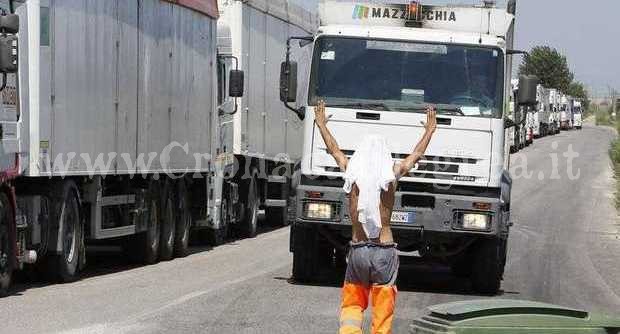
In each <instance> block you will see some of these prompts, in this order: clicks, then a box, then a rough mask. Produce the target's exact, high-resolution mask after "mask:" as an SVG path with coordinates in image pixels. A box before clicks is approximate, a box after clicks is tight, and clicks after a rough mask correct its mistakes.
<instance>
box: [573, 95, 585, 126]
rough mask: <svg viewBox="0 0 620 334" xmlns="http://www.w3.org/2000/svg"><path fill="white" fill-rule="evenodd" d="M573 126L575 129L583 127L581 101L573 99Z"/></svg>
mask: <svg viewBox="0 0 620 334" xmlns="http://www.w3.org/2000/svg"><path fill="white" fill-rule="evenodd" d="M573 126H574V127H575V129H577V130H581V129H582V128H583V108H582V102H581V101H578V100H576V101H575V105H574V107H573Z"/></svg>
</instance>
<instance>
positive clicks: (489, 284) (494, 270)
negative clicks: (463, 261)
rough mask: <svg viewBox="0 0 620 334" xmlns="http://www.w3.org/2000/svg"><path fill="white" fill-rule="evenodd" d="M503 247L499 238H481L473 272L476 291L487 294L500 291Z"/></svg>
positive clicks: (477, 247) (473, 283)
mask: <svg viewBox="0 0 620 334" xmlns="http://www.w3.org/2000/svg"><path fill="white" fill-rule="evenodd" d="M501 248H502V247H501V242H500V240H498V239H485V240H480V241H478V243H477V244H476V248H475V249H474V253H473V255H474V257H473V264H472V273H471V283H472V287H473V289H474V291H476V292H478V293H482V294H487V295H495V294H497V293H498V292H499V288H500V286H501V281H502V272H503V264H502V262H503V260H502V254H501V253H502V249H501Z"/></svg>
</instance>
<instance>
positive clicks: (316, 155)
mask: <svg viewBox="0 0 620 334" xmlns="http://www.w3.org/2000/svg"><path fill="white" fill-rule="evenodd" d="M319 12H320V20H321V27H320V28H319V30H318V33H317V34H316V35H315V36H312V37H303V38H300V39H301V40H302V41H307V42H308V43H309V42H314V44H313V47H314V50H313V59H312V67H311V68H310V69H309V70H310V76H309V77H310V79H309V81H308V82H303V83H298V82H297V79H296V72H297V65H296V63H295V62H294V61H291V60H290V56H287V61H286V62H285V63H284V64H283V66H282V69H283V71H282V75H281V83H282V85H281V98H282V100H283V101H285V102H286V103H293V102H296V103H297V106H296V107H292V106H291V109H293V110H295V111H296V112H297V113H298V114H299V115H300V116H301V117H305V123H304V129H305V131H304V148H303V151H304V154H303V158H302V161H301V173H300V174H301V175H300V180H299V184H298V185H297V187H296V193H297V217H296V220H295V222H294V224H293V228H292V232H291V251H292V252H293V253H294V263H293V276H294V277H295V279H298V280H310V279H312V278H313V277H316V273H317V272H318V271H319V269H321V268H320V267H321V266H322V265H324V264H325V263H332V261H331V260H328V261H324V257H326V256H327V257H332V256H335V257H336V260H337V261H335V262H336V263H338V262H339V261H338V260H342V257H343V256H344V254H345V252H346V247H347V241H348V240H350V234H351V225H350V224H351V221H350V217H349V211H348V205H347V204H348V199H347V196H346V194H345V193H344V191H343V190H342V185H343V182H344V181H343V180H342V174H343V171H342V170H340V169H339V168H338V166H337V164H336V162H335V161H334V159H333V158H332V156H331V155H330V154H329V153H328V152H327V149H326V145H325V143H324V142H323V139H322V137H321V135H320V133H319V131H318V129H317V127H316V125H315V123H314V108H315V106H316V105H317V103H318V101H320V100H323V101H325V102H326V104H327V109H326V113H327V114H328V117H330V121H329V123H328V127H329V129H330V131H331V132H332V133H333V135H334V137H335V138H336V139H337V141H338V143H339V146H340V148H341V149H342V150H343V152H344V153H345V154H346V155H347V156H352V155H353V154H354V153H355V149H356V146H357V144H358V143H359V142H360V138H361V137H362V136H364V135H366V134H379V135H381V136H384V137H385V138H386V139H387V141H388V145H389V146H390V149H391V150H392V156H393V157H394V161H395V162H397V161H399V160H401V159H404V158H405V157H406V156H407V155H408V154H410V153H412V150H413V147H414V146H415V145H416V143H417V142H418V140H419V139H420V138H421V136H422V134H423V132H424V127H423V125H422V122H423V121H424V120H425V119H426V115H425V109H426V107H427V106H428V105H429V104H432V105H435V106H437V109H438V116H437V117H438V129H437V131H436V133H435V135H434V137H433V139H432V141H431V143H430V146H429V148H428V150H427V152H426V156H425V157H424V159H423V160H421V161H420V162H419V163H418V164H417V165H416V166H415V168H414V169H413V170H411V172H410V173H409V175H408V176H407V177H404V178H403V179H401V180H400V182H399V185H398V189H397V195H396V201H395V208H394V214H393V216H392V230H393V234H394V237H395V239H396V242H397V243H398V245H399V248H400V249H401V250H403V251H417V252H418V253H419V254H420V256H422V257H424V258H426V259H430V260H440V261H443V262H446V263H448V264H450V265H452V267H453V269H454V270H455V271H456V272H459V273H461V274H465V275H470V276H471V277H472V281H473V282H474V283H473V284H474V287H475V288H476V289H477V290H478V291H481V292H491V293H493V292H496V291H497V290H498V289H499V285H500V281H501V276H502V273H503V268H504V263H505V257H506V242H507V238H508V232H509V225H510V223H509V218H510V189H511V184H512V181H511V178H510V176H509V173H508V172H507V170H508V166H509V160H510V157H509V147H508V146H507V141H506V134H507V129H508V128H510V127H511V126H514V122H512V121H510V120H508V119H506V117H505V116H507V114H508V113H507V111H508V106H509V102H510V98H511V95H512V89H511V73H512V56H511V54H512V53H513V50H511V48H512V44H513V31H514V18H515V17H514V12H515V4H514V1H509V5H508V10H506V9H499V8H496V7H494V6H489V5H482V6H425V5H421V4H419V3H416V2H413V3H412V4H402V3H401V4H389V3H385V4H378V3H377V2H372V3H370V2H369V3H364V2H353V1H351V2H345V1H327V0H325V1H322V2H321V6H320V10H319ZM303 44H306V43H302V44H301V45H303ZM522 81H523V82H522V83H521V85H522V86H525V88H524V89H523V91H522V92H521V94H519V96H518V97H517V98H518V102H519V103H518V104H519V106H518V107H519V108H520V107H521V105H523V104H524V103H528V102H529V103H531V104H535V101H536V94H535V87H536V84H537V83H534V81H535V80H533V79H532V78H523V80H522ZM297 87H303V88H304V89H303V94H302V95H306V96H304V98H303V99H302V100H298V99H297V97H298V95H300V94H299V92H298V90H297V89H296V88H297ZM528 87H529V88H528ZM532 88H533V89H532ZM528 93H529V94H528ZM340 262H341V261H340Z"/></svg>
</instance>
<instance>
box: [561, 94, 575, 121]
mask: <svg viewBox="0 0 620 334" xmlns="http://www.w3.org/2000/svg"><path fill="white" fill-rule="evenodd" d="M573 103H574V100H573V97H571V96H568V95H566V94H562V95H561V97H560V128H561V129H562V130H570V129H572V128H573Z"/></svg>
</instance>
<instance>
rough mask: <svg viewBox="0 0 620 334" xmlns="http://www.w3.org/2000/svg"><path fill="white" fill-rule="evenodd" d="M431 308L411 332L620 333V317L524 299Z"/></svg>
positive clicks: (483, 333)
mask: <svg viewBox="0 0 620 334" xmlns="http://www.w3.org/2000/svg"><path fill="white" fill-rule="evenodd" d="M428 310H429V313H428V314H427V315H424V316H423V317H421V318H420V319H418V320H415V321H414V322H413V325H412V326H411V331H410V333H413V334H431V333H451V334H470V333H472V334H473V333H476V334H487V333H489V334H490V333H500V334H503V333H524V334H525V333H527V334H542V333H545V334H547V333H549V334H574V333H602V334H614V333H616V334H617V333H620V316H617V317H611V316H604V315H597V314H591V313H588V312H585V311H582V310H577V309H571V308H565V307H561V306H556V305H551V304H544V303H537V302H529V301H523V300H503V299H485V300H471V301H460V302H454V303H448V304H442V305H436V306H432V307H429V308H428Z"/></svg>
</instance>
